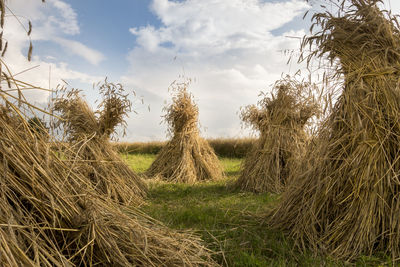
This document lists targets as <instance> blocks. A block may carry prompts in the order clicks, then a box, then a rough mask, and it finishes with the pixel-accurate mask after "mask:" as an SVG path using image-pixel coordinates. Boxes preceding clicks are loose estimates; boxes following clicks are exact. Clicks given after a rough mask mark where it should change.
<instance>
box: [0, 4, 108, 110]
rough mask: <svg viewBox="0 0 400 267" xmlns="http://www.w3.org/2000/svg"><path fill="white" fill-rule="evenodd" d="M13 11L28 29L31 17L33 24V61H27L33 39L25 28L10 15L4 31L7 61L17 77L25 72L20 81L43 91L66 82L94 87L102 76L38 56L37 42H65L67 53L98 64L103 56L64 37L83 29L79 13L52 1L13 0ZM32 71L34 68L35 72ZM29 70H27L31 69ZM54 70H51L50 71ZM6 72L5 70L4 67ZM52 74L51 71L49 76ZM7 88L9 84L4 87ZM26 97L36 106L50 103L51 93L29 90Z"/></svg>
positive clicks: (10, 5) (5, 58) (11, 7)
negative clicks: (78, 19)
mask: <svg viewBox="0 0 400 267" xmlns="http://www.w3.org/2000/svg"><path fill="white" fill-rule="evenodd" d="M8 6H9V8H10V9H11V10H12V11H13V12H14V13H15V14H16V15H17V16H18V17H19V19H20V21H21V22H22V23H23V24H24V26H25V28H27V25H28V21H27V19H25V18H29V19H30V20H31V21H32V24H33V31H32V36H31V37H32V41H33V46H34V53H33V58H32V61H31V62H28V60H27V52H28V46H29V37H28V36H27V34H26V32H25V31H24V28H23V26H21V25H20V23H19V22H18V21H17V20H16V19H15V18H14V17H13V16H7V17H6V22H5V29H4V35H3V37H4V40H7V41H8V42H9V45H8V49H7V52H6V54H5V57H4V58H3V60H4V62H5V63H6V64H7V66H8V67H9V68H10V70H11V72H12V73H13V74H15V73H19V72H22V73H21V74H19V75H17V76H16V78H17V79H20V80H22V81H27V82H29V83H30V84H32V85H35V86H40V87H43V88H49V81H50V88H55V87H56V86H57V85H58V84H62V83H63V82H62V80H66V81H76V82H77V83H80V84H92V83H93V82H95V81H96V82H97V81H99V80H101V79H102V77H96V76H91V75H88V74H85V73H82V72H78V71H76V70H72V69H71V68H70V67H69V66H68V64H67V63H66V62H60V61H59V60H57V59H56V58H54V57H49V56H47V55H44V56H43V58H41V57H39V56H38V55H36V54H35V47H36V45H37V42H35V41H37V40H45V41H50V42H56V41H58V42H61V41H63V42H62V45H64V46H65V48H66V50H69V51H71V53H75V54H80V56H82V57H84V58H86V60H88V61H89V62H91V63H93V64H96V63H98V62H99V61H100V60H102V59H103V56H102V55H101V54H100V53H98V52H96V51H94V50H92V49H90V48H88V47H86V46H85V45H83V44H80V43H78V42H75V41H70V40H67V39H63V37H62V36H63V35H64V34H77V33H79V27H78V26H77V25H78V22H77V17H76V13H75V12H74V11H73V10H72V8H71V7H70V6H69V5H68V4H66V3H64V2H62V1H60V0H49V1H46V4H42V3H41V1H9V2H8ZM83 53H84V54H83ZM31 68H32V69H31ZM28 69H30V70H29V71H25V70H28ZM50 70H51V71H50ZM3 71H5V69H4V67H3ZM49 72H51V73H50V74H49ZM3 88H6V84H3ZM25 95H26V97H27V98H28V99H29V100H30V101H33V102H36V103H41V104H43V103H45V102H46V101H47V100H48V92H46V91H38V90H27V91H26V92H25Z"/></svg>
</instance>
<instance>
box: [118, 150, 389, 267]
mask: <svg viewBox="0 0 400 267" xmlns="http://www.w3.org/2000/svg"><path fill="white" fill-rule="evenodd" d="M124 158H125V160H127V162H128V164H129V165H130V166H132V168H133V169H134V170H135V171H137V172H143V171H145V170H146V169H147V168H148V167H149V166H150V164H151V162H152V161H153V160H154V158H155V156H154V155H145V154H144V155H125V156H124ZM221 163H222V165H223V166H224V169H225V173H226V177H225V178H223V179H222V180H220V181H217V182H206V183H201V184H196V185H186V184H172V183H165V182H149V196H148V200H147V204H146V205H145V206H143V207H142V208H143V210H144V211H145V212H146V213H147V214H149V215H150V216H152V217H154V218H156V219H158V220H159V221H161V222H163V223H164V224H166V225H167V226H169V227H171V228H174V229H178V230H187V229H191V230H194V231H196V232H197V233H198V234H199V235H201V237H202V238H203V240H204V242H205V245H206V246H207V247H208V248H210V249H211V250H213V251H214V252H215V255H214V258H215V259H216V260H217V261H218V262H219V263H221V264H223V265H225V266H321V265H324V266H342V265H344V264H345V263H344V262H337V261H334V260H332V259H329V258H326V257H321V256H315V255H312V254H311V253H300V252H299V251H297V250H296V249H294V248H293V247H294V246H293V244H292V242H291V240H290V239H289V238H286V237H285V236H284V234H283V233H282V232H279V231H275V230H272V229H269V228H268V226H266V225H265V223H264V218H265V213H266V211H267V209H269V208H271V207H272V206H273V205H274V204H275V203H276V202H277V201H278V196H277V195H273V194H253V193H243V192H238V191H233V190H231V189H229V188H227V186H226V184H227V183H228V184H229V183H231V182H232V181H233V180H234V179H236V178H237V176H238V172H239V168H240V163H241V160H240V159H228V158H221ZM385 262H386V263H388V262H389V261H387V260H386V261H385V258H384V256H382V257H377V258H373V257H361V258H360V259H359V260H358V261H357V262H356V265H357V266H377V265H379V264H382V263H385Z"/></svg>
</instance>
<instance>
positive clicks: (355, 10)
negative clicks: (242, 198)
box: [271, 0, 400, 259]
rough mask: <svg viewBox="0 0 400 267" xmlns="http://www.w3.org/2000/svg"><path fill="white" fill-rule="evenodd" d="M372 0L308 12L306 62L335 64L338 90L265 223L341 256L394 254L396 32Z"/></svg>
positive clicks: (399, 251) (399, 252)
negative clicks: (311, 24) (310, 32)
mask: <svg viewBox="0 0 400 267" xmlns="http://www.w3.org/2000/svg"><path fill="white" fill-rule="evenodd" d="M377 3H379V1H377V0H351V1H341V2H340V3H339V4H341V6H340V7H339V11H338V13H337V14H336V15H334V14H331V13H329V12H325V13H320V14H316V15H314V19H315V22H316V26H319V27H320V28H321V30H320V31H319V32H318V33H316V34H315V35H314V36H312V37H310V38H308V39H306V42H305V44H310V45H316V46H317V47H318V50H316V51H315V52H313V53H312V54H311V55H310V59H311V58H312V57H315V56H316V57H320V58H322V57H324V56H328V58H329V59H330V60H331V61H332V62H337V63H338V65H337V69H336V70H337V74H338V75H340V77H341V78H343V88H342V89H343V91H342V94H341V96H340V97H339V99H338V101H337V102H336V104H335V106H334V108H333V111H332V114H331V115H330V116H329V117H328V119H327V120H326V121H325V122H324V124H323V125H322V127H321V129H320V135H319V137H318V138H317V139H316V140H315V142H316V145H315V147H314V149H313V150H312V151H310V153H309V154H308V156H307V157H306V159H305V161H304V162H303V165H304V166H305V168H304V169H303V171H301V172H298V173H296V174H293V176H296V181H295V182H294V183H292V184H290V186H289V187H288V189H287V191H285V193H284V194H283V196H282V201H281V203H280V205H279V206H278V207H277V209H276V210H275V211H274V214H273V216H272V219H271V222H272V224H273V225H274V226H276V227H279V228H281V229H288V230H289V233H290V235H291V236H292V237H293V238H294V239H295V240H296V242H297V244H298V245H299V246H300V247H303V248H305V247H311V248H312V249H314V250H318V251H323V252H327V253H329V254H332V255H334V256H336V257H340V258H345V259H353V258H354V257H357V256H358V255H360V254H367V255H370V254H372V253H374V252H376V251H383V252H385V253H388V254H390V255H392V257H393V259H398V257H399V256H400V216H399V214H400V199H399V198H400V180H399V173H400V88H399V85H400V83H399V71H400V29H399V24H398V23H397V20H396V18H394V17H391V16H390V14H388V13H386V12H383V11H381V10H379V8H378V7H377ZM297 176H298V177H297Z"/></svg>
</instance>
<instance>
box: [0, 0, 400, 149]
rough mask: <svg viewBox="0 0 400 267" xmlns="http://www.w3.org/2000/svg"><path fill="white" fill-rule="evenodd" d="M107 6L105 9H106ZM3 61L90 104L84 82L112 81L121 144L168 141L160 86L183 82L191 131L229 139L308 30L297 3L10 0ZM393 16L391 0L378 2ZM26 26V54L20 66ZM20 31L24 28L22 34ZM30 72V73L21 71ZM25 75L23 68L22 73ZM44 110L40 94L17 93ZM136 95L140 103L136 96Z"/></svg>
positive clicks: (288, 68) (285, 69) (291, 67)
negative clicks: (191, 112)
mask: <svg viewBox="0 0 400 267" xmlns="http://www.w3.org/2000/svg"><path fill="white" fill-rule="evenodd" d="M110 3H112V4H110ZM7 5H8V8H9V9H8V11H7V12H8V13H9V14H11V12H12V13H13V14H15V15H16V16H7V17H6V28H5V30H4V35H3V37H4V39H5V40H7V41H8V42H9V46H8V49H7V53H6V54H5V56H4V61H5V62H6V63H7V65H8V66H9V68H10V69H11V71H12V72H13V73H19V72H23V73H21V74H19V76H17V77H18V78H20V79H21V80H25V81H29V82H30V83H32V84H34V85H38V86H41V87H44V88H50V89H55V88H56V86H57V85H58V84H65V82H66V83H68V85H69V86H70V87H74V88H79V89H81V90H82V93H83V94H84V95H85V99H86V100H87V101H88V103H89V104H90V105H91V106H93V107H95V105H96V104H95V100H96V99H98V98H99V96H98V91H96V89H93V86H92V85H93V83H97V82H99V81H102V80H104V78H105V77H107V78H108V81H112V82H115V83H117V82H120V83H121V84H123V85H124V88H125V89H126V90H127V92H133V91H135V93H136V98H135V97H134V95H133V93H132V101H133V104H134V110H135V111H136V113H134V112H132V113H130V114H129V118H127V134H126V136H125V137H122V136H121V137H120V140H121V141H127V142H135V141H153V140H165V139H166V138H168V137H167V136H166V133H167V125H165V124H163V123H161V122H162V116H163V110H162V109H163V107H164V106H165V105H166V104H168V103H170V99H171V97H170V94H169V92H168V87H169V85H170V84H171V83H172V82H174V81H175V80H178V81H179V80H182V79H183V78H182V77H186V78H190V79H191V80H192V83H191V84H190V87H189V90H190V91H191V92H192V94H193V95H194V98H195V101H196V103H197V104H198V106H199V120H200V125H201V126H200V127H201V128H200V130H201V135H202V136H204V137H206V138H238V137H246V136H248V135H249V134H250V131H249V130H248V129H243V128H242V127H241V122H240V119H239V111H240V107H243V106H246V105H249V104H255V103H257V101H258V99H259V97H258V96H259V93H260V92H261V91H264V92H268V91H269V90H270V89H271V85H272V84H273V83H274V82H275V81H276V80H278V79H280V78H281V77H282V75H286V74H291V75H293V74H294V73H296V72H297V71H298V70H299V69H300V70H301V71H302V73H303V74H305V73H306V70H305V66H304V65H302V64H300V65H298V64H296V60H292V61H290V63H289V64H288V63H287V62H288V59H289V57H290V55H294V57H295V56H296V55H297V54H298V51H299V47H300V40H301V38H302V37H303V36H304V35H305V34H307V33H308V29H309V27H310V17H306V19H304V20H303V18H302V17H303V15H304V13H305V12H306V11H307V10H310V9H311V11H312V10H313V8H315V7H311V6H310V5H309V4H307V2H305V1H304V0H180V1H176V0H175V1H172V0H115V1H112V2H111V1H104V0H84V1H82V0H46V3H45V4H43V3H42V1H40V0H13V1H8V4H7ZM385 6H386V8H388V9H391V10H392V12H393V13H395V14H400V1H397V0H391V2H390V1H389V0H387V1H385ZM28 20H30V21H32V25H33V29H32V34H31V36H30V38H31V40H32V43H33V47H34V49H33V57H32V61H31V62H27V60H26V55H27V51H28V47H29V41H30V40H29V37H28V36H27V34H26V30H27V29H28ZM24 28H25V30H24ZM30 68H32V69H30ZM27 69H30V70H29V71H25V70H27ZM25 95H26V97H27V98H28V99H29V100H30V101H31V102H33V103H35V104H37V105H42V106H45V105H46V103H47V101H48V99H49V93H48V92H47V91H33V90H31V91H25ZM142 99H143V102H144V104H142V102H141V100H142Z"/></svg>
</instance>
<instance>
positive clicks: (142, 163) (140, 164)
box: [121, 153, 156, 173]
mask: <svg viewBox="0 0 400 267" xmlns="http://www.w3.org/2000/svg"><path fill="white" fill-rule="evenodd" d="M121 157H122V158H123V159H124V160H125V161H126V163H127V164H128V165H129V167H131V168H132V169H133V170H134V171H135V172H137V173H143V172H145V171H146V170H147V168H149V167H150V165H151V163H152V162H153V161H154V159H155V158H156V155H155V154H125V153H124V154H121Z"/></svg>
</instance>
